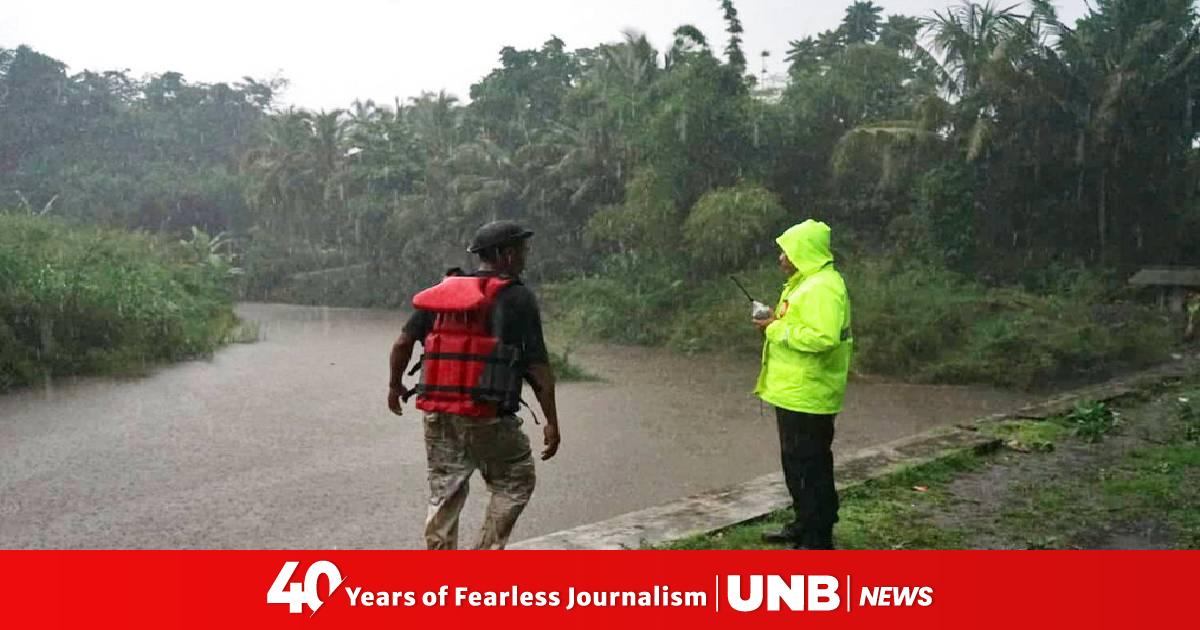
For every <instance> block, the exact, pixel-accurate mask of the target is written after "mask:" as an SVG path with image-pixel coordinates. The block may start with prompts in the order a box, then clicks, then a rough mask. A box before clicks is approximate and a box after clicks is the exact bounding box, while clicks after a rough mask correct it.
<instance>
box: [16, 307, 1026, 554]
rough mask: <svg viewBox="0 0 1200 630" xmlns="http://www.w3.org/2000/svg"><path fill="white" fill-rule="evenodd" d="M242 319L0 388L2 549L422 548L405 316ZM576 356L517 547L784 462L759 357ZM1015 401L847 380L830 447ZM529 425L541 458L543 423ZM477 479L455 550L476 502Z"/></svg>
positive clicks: (416, 427)
mask: <svg viewBox="0 0 1200 630" xmlns="http://www.w3.org/2000/svg"><path fill="white" fill-rule="evenodd" d="M239 314H240V315H241V316H242V317H244V318H246V319H252V320H256V321H259V322H261V324H262V334H263V339H262V340H261V341H259V342H258V343H255V344H250V345H237V346H232V347H229V348H226V349H223V350H221V351H220V352H218V353H217V354H216V356H215V357H214V358H213V359H212V360H211V361H194V362H189V363H183V364H177V365H171V366H165V367H163V368H161V369H159V370H157V371H156V372H155V373H154V374H153V375H151V376H149V377H146V378H140V379H131V380H112V379H69V380H63V381H58V382H55V383H53V384H52V386H49V387H45V388H40V389H35V390H29V391H22V392H18V393H15V394H10V395H7V396H0V547H5V548H25V547H54V548H112V547H118V548H125V547H135V548H147V547H148V548H191V547H201V548H408V547H420V546H422V540H421V536H420V531H421V527H422V523H423V519H424V515H425V502H426V485H425V454H424V449H423V443H422V437H421V435H422V431H421V423H420V417H419V413H418V412H416V411H413V410H406V412H405V415H404V416H403V417H396V416H394V415H392V414H391V413H390V412H388V411H387V409H386V406H385V404H384V403H385V394H386V385H387V379H388V373H387V354H388V351H389V349H390V347H391V342H392V341H393V339H394V338H395V337H396V335H397V334H398V333H399V329H400V326H401V324H402V323H403V319H402V317H401V315H400V314H398V313H392V312H386V311H363V310H349V309H329V308H311V307H300V306H286V305H267V304H244V305H241V306H240V307H239ZM572 361H573V362H577V363H579V364H581V365H582V366H583V367H585V368H586V369H588V370H589V371H592V372H594V373H596V374H598V375H600V376H601V377H603V378H604V379H605V382H602V383H578V384H574V383H568V384H561V385H560V389H559V396H558V399H559V410H560V412H559V413H560V416H561V423H562V433H563V445H562V448H561V449H560V451H559V454H558V456H557V457H556V458H555V459H552V460H550V461H549V462H540V461H539V462H538V488H537V491H536V492H535V493H534V496H533V501H532V502H531V503H530V505H529V507H528V508H527V510H526V512H525V514H524V516H523V517H522V519H521V521H520V522H519V523H518V525H517V529H516V532H515V534H514V537H513V539H514V541H515V540H520V539H523V538H529V537H532V536H537V535H541V534H546V533H550V532H553V531H557V530H560V529H564V528H567V527H572V526H575V525H580V524H583V523H588V522H592V521H596V520H599V519H604V518H608V517H612V516H615V515H618V514H621V513H624V512H628V511H631V510H636V509H640V508H644V507H648V506H651V505H655V504H658V503H662V502H665V501H669V500H672V499H676V498H679V497H682V496H684V495H687V494H692V493H695V492H699V491H703V490H708V489H713V488H718V487H722V486H726V485H730V484H733V483H737V482H741V481H746V480H748V479H751V478H754V477H756V476H759V475H762V474H764V473H768V472H773V471H775V470H777V469H778V466H779V464H778V450H777V449H778V446H777V441H776V436H775V425H774V422H775V421H774V416H773V413H772V411H771V409H770V408H767V407H763V406H761V405H760V404H759V403H758V401H757V400H756V399H754V398H753V397H752V396H750V394H749V390H750V389H751V387H752V385H753V380H754V377H755V374H756V371H757V363H756V361H755V360H753V359H751V360H748V361H747V360H742V359H728V358H724V357H686V356H681V355H675V354H672V353H669V352H666V351H662V350H656V349H646V348H618V347H608V346H599V347H591V348H586V349H582V350H579V351H577V352H576V353H575V354H573V355H572ZM410 380H411V379H410ZM1022 401H1023V397H1022V396H1021V395H1019V394H1012V393H1006V392H1000V391H995V390H990V389H986V388H965V387H940V386H920V385H891V384H868V383H852V384H851V386H850V390H849V394H848V400H847V409H846V411H845V412H844V413H843V414H842V415H841V416H840V417H839V419H838V425H837V427H838V428H837V430H838V434H837V439H836V441H835V443H834V448H835V450H836V451H838V452H843V453H844V452H847V451H851V450H854V449H857V448H860V447H863V446H869V445H872V444H878V443H881V442H886V441H890V440H893V439H896V438H899V437H903V436H906V435H909V434H912V433H915V432H918V431H921V430H923V429H926V428H928V427H931V426H934V425H938V424H952V423H954V422H957V421H961V420H964V419H967V418H971V417H974V416H978V415H983V414H988V413H993V412H996V411H1003V410H1007V409H1010V408H1013V407H1016V406H1018V405H1019V404H1020V403H1021V402H1022ZM522 415H523V417H525V418H526V424H525V429H526V431H527V432H528V433H529V434H530V436H531V440H532V441H533V442H534V446H535V450H537V449H538V448H539V446H540V444H541V428H540V427H537V426H534V424H533V422H532V421H530V420H529V414H528V412H523V413H522ZM473 481H474V483H473V495H474V496H472V497H471V498H470V499H468V506H467V509H466V511H465V512H464V519H463V524H462V532H463V543H464V544H471V543H472V542H473V540H474V537H475V535H476V531H477V529H478V525H479V522H480V517H481V514H482V507H483V504H484V502H485V501H486V496H487V492H486V488H485V487H484V486H483V483H482V481H481V480H480V479H479V477H478V476H476V477H475V478H474V480H473Z"/></svg>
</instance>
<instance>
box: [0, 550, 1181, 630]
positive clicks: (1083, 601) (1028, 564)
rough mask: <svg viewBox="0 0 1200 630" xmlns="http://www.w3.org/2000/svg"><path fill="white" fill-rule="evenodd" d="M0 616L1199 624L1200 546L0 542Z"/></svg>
mask: <svg viewBox="0 0 1200 630" xmlns="http://www.w3.org/2000/svg"><path fill="white" fill-rule="evenodd" d="M0 562H2V563H3V571H0V573H2V577H0V627H4V628H47V627H63V628H76V627H81V626H92V627H94V626H113V627H121V628H143V627H145V628H213V627H220V628H222V629H224V628H234V627H254V628H344V627H356V628H376V627H378V628H383V627H387V628H395V627H398V626H408V625H409V624H435V625H437V626H446V625H448V626H451V627H467V626H470V627H486V628H500V627H510V626H512V627H516V626H522V625H524V624H529V623H533V624H539V623H552V624H569V625H570V627H572V628H575V627H585V628H586V627H597V628H599V627H603V628H608V629H611V628H613V627H614V624H625V625H627V627H646V626H649V627H655V626H658V627H663V628H666V627H676V626H683V627H688V628H693V627H695V628H700V627H722V628H727V627H736V626H741V625H745V626H751V625H753V626H754V627H763V626H773V627H785V626H787V627H791V628H795V627H796V626H795V624H796V623H797V622H801V623H804V624H806V625H809V626H820V627H846V628H888V629H899V628H922V629H928V628H939V627H946V628H955V629H960V628H1004V629H1005V630H1013V628H1014V627H1016V628H1040V627H1058V628H1120V629H1121V630H1129V629H1130V628H1131V627H1133V628H1136V627H1139V626H1143V625H1145V624H1153V623H1165V624H1169V625H1168V626H1167V627H1175V626H1181V625H1184V626H1189V627H1191V626H1193V625H1194V624H1195V623H1196V621H1195V619H1196V613H1195V611H1194V610H1192V605H1193V602H1194V601H1196V600H1193V599H1192V598H1193V597H1196V593H1195V589H1196V586H1195V585H1196V584H1197V578H1196V576H1197V574H1198V572H1200V552H1192V551H1175V552H1090V551H1069V552H1049V551H1047V552H981V551H946V552H847V551H838V552H812V551H797V552H789V551H770V552H751V551H747V552H704V551H695V552H692V551H626V552H566V551H562V552H557V551H546V552H539V551H525V552H521V551H507V552H440V553H431V552H400V551H397V552H388V551H383V552H379V551H245V552H239V551H8V552H0Z"/></svg>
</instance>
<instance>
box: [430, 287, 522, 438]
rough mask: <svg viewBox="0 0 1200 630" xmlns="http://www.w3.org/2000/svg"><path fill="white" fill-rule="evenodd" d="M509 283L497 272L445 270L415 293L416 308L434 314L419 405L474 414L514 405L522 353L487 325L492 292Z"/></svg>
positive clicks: (489, 414) (490, 414)
mask: <svg viewBox="0 0 1200 630" xmlns="http://www.w3.org/2000/svg"><path fill="white" fill-rule="evenodd" d="M512 283H513V280H512V279H510V278H505V277H497V276H480V277H473V276H447V277H446V278H444V279H443V280H442V282H441V283H440V284H438V285H437V286H434V287H431V288H429V289H425V290H424V291H421V292H420V293H418V294H416V295H415V296H413V300H412V304H413V307H414V308H418V309H421V310H423V311H431V312H433V313H434V314H435V319H434V324H433V329H432V330H430V332H429V334H428V335H426V336H425V339H424V341H423V342H422V345H423V347H424V351H425V354H424V356H423V357H422V358H421V382H420V384H419V385H417V408H418V409H421V410H422V411H431V412H442V413H452V414H456V415H460V416H470V417H474V418H492V417H495V416H498V415H500V414H502V413H512V412H515V411H516V409H517V404H518V401H519V400H520V392H521V376H522V375H521V373H520V368H519V365H520V353H519V352H518V351H517V349H516V348H514V347H512V346H508V345H505V344H503V343H501V342H500V340H499V339H498V338H497V337H496V336H495V335H493V334H492V331H491V330H489V329H488V328H489V323H490V320H491V317H490V316H491V311H492V306H493V305H494V304H495V302H496V296H497V295H498V294H499V293H500V291H501V290H502V289H504V288H505V287H507V286H509V285H510V284H512Z"/></svg>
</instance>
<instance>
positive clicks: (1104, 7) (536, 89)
mask: <svg viewBox="0 0 1200 630" xmlns="http://www.w3.org/2000/svg"><path fill="white" fill-rule="evenodd" d="M1093 6H1094V8H1093V9H1092V10H1091V11H1090V12H1089V14H1088V15H1087V16H1086V17H1085V18H1083V19H1082V20H1080V21H1079V22H1078V23H1077V24H1075V25H1067V24H1063V23H1061V22H1060V21H1059V20H1058V18H1057V17H1056V15H1055V12H1054V9H1053V6H1052V5H1051V3H1050V2H1047V1H1045V0H1034V1H1032V2H1027V3H1025V4H1024V5H1021V6H1016V7H1012V8H1001V7H1000V6H998V5H996V4H993V3H991V2H987V3H975V2H961V3H959V4H955V5H953V6H950V7H948V8H946V9H944V10H941V11H938V12H936V13H934V14H932V15H929V16H922V17H912V16H904V15H889V16H886V17H885V16H884V15H883V14H882V11H881V10H880V8H879V7H877V6H875V5H874V4H873V3H872V2H869V1H863V0H858V1H855V2H853V4H852V5H851V6H850V7H848V8H847V10H846V16H845V20H843V22H842V23H841V24H840V25H837V26H836V28H833V29H830V30H828V31H825V32H822V33H820V34H819V35H817V36H814V37H808V38H804V39H798V40H796V41H794V42H792V46H791V49H790V50H789V52H788V54H787V56H786V63H787V64H788V65H787V73H786V78H783V77H779V78H775V77H772V76H769V75H767V76H756V75H755V74H754V73H752V72H751V71H750V70H749V67H748V66H749V64H748V63H747V56H748V55H749V54H750V52H751V51H745V50H743V49H742V42H741V34H742V25H741V23H740V21H739V19H738V13H737V9H736V8H735V6H734V3H733V2H731V1H730V0H722V1H721V2H714V3H713V10H714V11H716V10H720V11H722V14H723V15H724V17H725V21H726V25H727V28H726V31H727V33H726V35H725V36H724V41H722V42H716V41H713V40H710V39H709V36H708V35H707V34H705V33H702V32H700V31H699V30H697V29H696V28H694V27H692V26H689V25H686V24H685V25H682V26H680V27H679V28H678V29H676V30H675V31H674V33H673V34H672V35H671V38H670V39H669V40H668V41H667V42H666V43H665V45H663V46H661V48H656V47H655V46H654V45H653V44H652V43H651V39H650V38H649V37H647V36H645V35H641V34H638V33H628V34H626V36H625V37H624V39H623V40H622V41H618V42H616V43H609V44H601V45H598V46H595V47H593V48H581V49H574V50H572V49H569V48H568V47H567V44H566V43H565V42H563V41H561V40H559V39H557V38H551V39H549V40H548V41H547V42H546V43H545V44H543V45H542V46H541V47H539V48H536V49H530V50H518V49H515V48H511V47H506V48H504V49H502V50H501V51H500V55H499V65H498V67H496V68H495V69H494V70H492V71H491V72H490V73H489V74H488V75H487V76H485V77H483V78H482V79H480V80H479V81H478V82H477V83H476V84H474V85H473V86H472V88H471V91H470V94H469V97H470V102H469V103H466V104H464V103H462V102H460V101H459V100H458V99H456V98H455V97H454V96H452V95H448V94H444V93H440V94H425V95H422V96H421V97H419V98H414V99H410V100H408V101H406V102H400V101H397V102H395V103H392V104H380V103H374V102H371V101H366V102H361V101H356V102H354V103H353V104H351V106H350V107H349V108H348V109H346V110H334V111H330V112H309V111H303V110H295V109H281V108H279V107H278V106H277V103H276V97H277V92H278V90H279V88H281V87H282V84H281V83H277V82H276V83H272V82H262V81H254V80H251V79H246V80H244V81H243V82H242V83H236V84H232V85H229V84H224V83H217V84H201V83H191V82H187V81H185V80H184V78H183V77H181V76H180V75H179V74H177V73H172V72H166V73H163V74H161V75H155V76H150V77H146V78H144V79H135V78H132V77H130V76H128V75H127V74H126V73H124V72H111V71H110V72H91V71H83V72H80V73H77V74H68V73H67V69H66V68H65V67H64V66H63V64H61V63H60V62H58V61H55V60H54V59H52V58H50V57H47V56H45V55H42V54H40V53H38V52H35V51H33V50H31V49H29V48H27V47H18V48H15V49H0V203H3V204H14V205H16V206H18V208H20V209H22V210H24V211H25V212H26V213H46V214H48V215H51V216H63V217H68V218H72V219H78V220H82V221H87V222H93V223H99V224H101V225H105V226H110V227H124V228H146V229H150V230H153V231H161V232H165V233H167V234H168V235H169V236H172V237H175V238H179V237H184V238H186V237H187V235H188V233H189V232H188V230H189V229H190V227H191V226H193V225H195V226H199V227H201V228H203V229H204V230H205V231H207V232H208V233H217V232H221V231H226V232H228V233H229V234H231V235H232V236H233V241H232V244H233V247H234V248H235V251H236V253H237V254H238V256H239V260H238V264H239V266H241V267H243V268H244V269H245V270H246V274H245V276H244V277H243V280H242V285H241V289H240V290H241V294H242V296H243V297H247V298H251V299H287V300H296V301H306V302H326V303H339V304H363V305H382V306H394V305H401V304H404V303H405V301H406V299H407V297H408V296H409V295H410V294H411V293H412V291H413V290H414V289H416V288H419V287H421V286H424V285H426V284H427V283H430V282H432V281H434V280H435V279H436V278H437V276H438V275H439V274H440V273H441V272H442V271H443V270H444V269H446V268H447V267H449V266H453V265H457V264H463V263H465V262H469V261H467V259H466V258H467V257H466V255H465V253H464V251H463V244H464V243H466V242H467V241H468V239H469V235H470V234H471V232H472V231H473V230H474V229H475V228H476V227H477V226H478V225H479V224H481V223H483V222H485V221H487V220H490V219H495V218H515V219H518V220H521V221H524V222H526V223H528V224H531V225H533V226H535V228H536V229H537V231H538V237H537V238H536V239H535V249H534V255H533V257H532V259H531V262H532V268H531V269H530V270H529V279H530V280H531V281H533V282H538V283H543V284H547V283H549V284H554V286H553V287H549V288H550V291H548V293H549V295H550V297H551V305H552V306H553V307H554V312H555V313H557V317H558V318H560V319H561V322H559V323H561V324H562V325H564V326H566V327H567V328H569V329H572V330H574V331H576V332H578V333H581V334H586V335H590V336H595V337H599V338H604V339H613V340H619V341H626V342H634V343H670V344H672V345H673V346H675V347H678V348H682V349H686V350H703V349H720V348H735V349H736V348H752V347H754V346H756V345H757V341H756V339H755V338H754V336H753V332H752V331H751V330H747V328H748V326H747V325H746V321H745V319H746V317H745V308H744V306H745V305H744V303H743V302H739V298H738V297H737V294H736V293H735V292H734V291H733V288H732V286H731V285H730V284H729V283H728V281H727V280H726V279H725V276H726V275H727V274H728V273H730V272H736V273H739V274H741V275H742V276H744V277H745V278H746V279H748V280H749V281H751V283H752V284H753V285H754V286H755V290H756V291H757V292H758V293H759V294H760V297H761V298H763V299H767V300H771V299H773V298H774V297H775V290H776V289H775V287H776V286H777V284H778V278H776V277H775V276H773V275H772V272H771V271H769V270H768V269H765V268H764V265H768V264H769V263H770V262H771V261H772V260H773V259H774V257H775V252H774V245H773V242H772V238H771V237H772V235H774V234H776V233H777V232H779V231H781V230H782V229H783V228H785V227H786V226H788V225H790V224H792V223H795V222H797V221H799V220H802V219H804V218H808V217H816V218H820V219H823V220H825V221H827V222H829V223H830V224H831V225H832V226H833V227H834V235H835V240H836V243H835V246H836V248H837V249H838V250H839V252H838V253H839V257H840V264H841V265H842V266H843V268H844V269H845V271H846V272H847V276H848V277H849V278H850V280H851V289H852V293H853V296H854V299H855V311H856V315H857V318H858V319H857V324H856V333H857V337H858V340H859V344H860V345H859V347H860V354H859V360H858V369H859V370H864V371H871V372H884V373H893V374H901V375H909V376H916V377H918V378H925V379H934V380H954V381H983V382H995V383H1003V384H1010V385H1027V384H1030V383H1034V382H1041V381H1044V380H1045V379H1047V378H1056V377H1062V376H1077V375H1080V374H1081V373H1088V372H1091V371H1103V370H1107V369H1111V368H1112V367H1113V366H1116V365H1126V364H1137V363H1141V362H1145V361H1151V360H1155V359H1158V358H1161V356H1162V354H1163V353H1165V352H1166V351H1167V348H1168V342H1169V339H1170V337H1171V335H1172V330H1171V328H1170V326H1168V325H1167V324H1165V323H1164V322H1162V321H1160V319H1159V317H1158V316H1157V315H1155V314H1153V312H1152V311H1149V310H1145V309H1140V308H1137V307H1135V306H1132V305H1130V304H1128V301H1129V298H1130V297H1131V296H1129V295H1125V294H1123V293H1121V292H1119V291H1117V290H1116V288H1117V287H1119V285H1120V282H1121V281H1122V280H1123V278H1125V277H1127V274H1128V272H1130V271H1131V270H1134V269H1136V268H1138V267H1140V266H1144V265H1149V264H1200V247H1197V246H1196V234H1200V206H1198V205H1197V203H1196V196H1195V192H1196V181H1197V177H1196V175H1197V173H1196V163H1197V160H1196V158H1197V152H1196V148H1195V141H1196V138H1197V134H1196V129H1197V122H1198V121H1200V111H1198V109H1197V108H1196V107H1194V103H1195V102H1196V96H1197V91H1198V90H1200V63H1198V61H1200V37H1198V35H1197V16H1196V14H1195V11H1194V7H1193V2H1192V1H1191V0H1097V1H1096V2H1095V3H1094V5H1093ZM804 26H805V25H797V31H800V30H802V29H803V28H804ZM756 65H757V64H756ZM326 269H338V271H333V272H329V273H317V274H313V273H309V272H314V271H322V270H326ZM298 274H299V275H298Z"/></svg>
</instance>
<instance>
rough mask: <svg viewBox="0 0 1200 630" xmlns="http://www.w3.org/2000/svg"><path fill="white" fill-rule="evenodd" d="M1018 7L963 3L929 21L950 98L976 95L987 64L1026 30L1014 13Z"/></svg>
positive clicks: (933, 42)
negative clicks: (1003, 45)
mask: <svg viewBox="0 0 1200 630" xmlns="http://www.w3.org/2000/svg"><path fill="white" fill-rule="evenodd" d="M1016 6H1017V5H1013V6H1010V7H1007V8H1004V9H998V8H996V5H995V4H994V3H993V0H987V2H986V3H985V4H980V3H978V2H970V1H968V0H964V1H963V3H962V4H960V5H958V6H955V7H950V8H948V9H946V10H945V11H944V12H942V11H934V12H933V17H932V18H928V19H926V21H925V23H926V26H927V27H928V28H929V30H930V32H931V43H932V48H933V52H934V53H935V54H936V55H938V56H940V57H941V59H942V65H943V68H944V70H945V73H944V83H945V84H944V87H945V88H946V90H947V91H948V92H949V93H950V94H951V95H954V96H959V97H966V96H969V95H970V94H971V93H973V92H974V91H975V90H976V89H977V88H978V87H979V84H980V82H981V81H982V80H983V75H984V72H985V71H986V68H987V66H988V64H990V63H993V62H994V61H996V56H997V55H998V54H1000V53H1002V52H1003V51H1004V48H1003V47H1002V44H1003V43H1004V42H1006V41H1008V40H1009V39H1011V38H1013V37H1014V35H1015V34H1017V33H1019V32H1020V31H1021V29H1022V28H1023V27H1024V24H1023V22H1022V19H1021V16H1019V15H1017V14H1016V13H1014V11H1013V10H1014V9H1015V8H1016Z"/></svg>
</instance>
